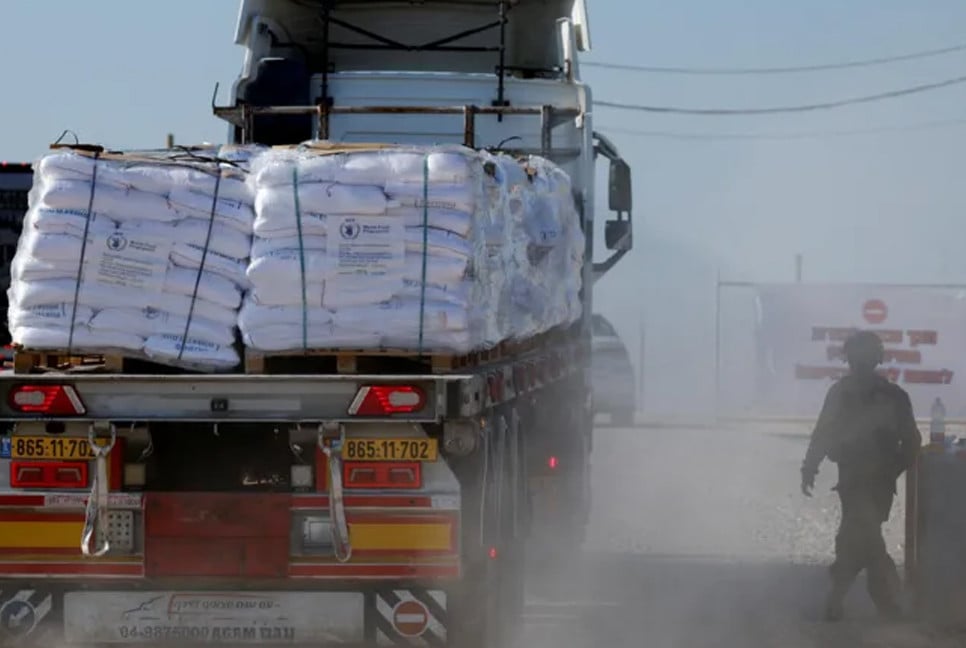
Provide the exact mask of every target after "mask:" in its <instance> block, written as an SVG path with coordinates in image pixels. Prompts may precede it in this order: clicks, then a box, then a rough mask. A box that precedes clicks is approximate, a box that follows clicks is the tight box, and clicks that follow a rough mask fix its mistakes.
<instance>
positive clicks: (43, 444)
mask: <svg viewBox="0 0 966 648" xmlns="http://www.w3.org/2000/svg"><path fill="white" fill-rule="evenodd" d="M107 443H108V440H107V439H97V444H98V445H100V446H105V445H107ZM10 458H11V459H38V460H52V461H88V460H91V459H93V458H94V453H93V451H91V446H90V443H89V442H88V440H87V437H65V436H15V437H13V438H12V439H10Z"/></svg>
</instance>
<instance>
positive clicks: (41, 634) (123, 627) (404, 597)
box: [0, 579, 448, 648]
mask: <svg viewBox="0 0 966 648" xmlns="http://www.w3.org/2000/svg"><path fill="white" fill-rule="evenodd" d="M292 587H298V589H292ZM327 587H328V588H329V589H314V588H309V587H306V586H305V584H304V583H292V582H291V581H288V582H280V583H278V584H277V585H276V586H275V587H259V588H258V589H240V588H239V589H228V590H226V589H204V590H202V589H197V588H193V587H190V586H188V587H182V588H178V589H175V588H172V587H171V584H170V583H166V584H164V586H161V584H159V583H150V582H146V581H138V582H137V584H136V585H135V584H134V583H132V582H131V581H112V582H92V581H90V580H87V581H70V582H68V581H57V582H51V581H49V580H33V581H27V580H13V579H2V580H0V645H4V646H5V645H21V646H38V647H39V646H44V647H49V646H60V647H63V648H74V647H77V648H80V647H82V646H94V645H104V644H109V645H113V646H129V645H144V644H153V645H165V646H183V645H191V644H206V645H211V644H223V645H245V644H259V645H271V644H287V645H314V646H320V645H342V646H356V645H359V646H361V645H368V646H372V645H410V646H411V645H425V646H437V645H442V644H445V643H446V640H447V623H448V616H447V594H446V592H445V591H444V590H442V589H436V588H432V587H421V586H416V585H413V584H407V583H380V584H379V585H373V586H371V587H366V588H361V587H355V588H354V587H351V586H346V587H342V588H339V587H336V586H334V585H331V584H329V585H327Z"/></svg>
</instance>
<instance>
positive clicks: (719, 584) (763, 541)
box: [523, 429, 966, 648]
mask: <svg viewBox="0 0 966 648" xmlns="http://www.w3.org/2000/svg"><path fill="white" fill-rule="evenodd" d="M792 432H793V433H791V434H789V433H788V431H787V430H783V429H756V430H749V429H743V430H741V429H730V430H710V429H705V430H687V429H675V430H663V431H662V430H653V429H634V430H627V429H600V430H598V432H597V435H596V437H595V447H594V473H593V474H594V483H593V487H594V512H593V517H592V521H593V523H592V525H591V528H590V530H589V533H588V537H587V542H586V546H585V554H584V556H583V557H582V559H580V560H575V561H573V562H572V563H570V564H569V565H565V566H561V567H558V568H556V569H555V570H552V571H546V572H541V573H540V574H535V575H534V577H533V578H532V579H531V584H530V594H529V596H528V601H529V605H528V609H527V620H528V623H527V626H526V630H525V633H524V637H523V639H524V641H523V646H525V647H526V648H584V647H585V646H587V647H590V646H594V647H596V646H607V647H608V648H623V647H625V646H626V647H627V648H641V647H644V648H664V647H668V648H692V647H694V648H697V647H701V648H704V647H708V648H712V647H713V648H758V647H761V648H765V647H768V648H799V647H815V648H839V647H842V648H855V647H860V646H875V647H881V648H919V647H920V646H921V647H926V646H929V647H930V648H946V647H947V646H950V647H952V646H966V641H962V642H960V641H957V640H954V639H951V638H943V637H937V636H930V635H929V634H928V633H926V632H925V631H924V630H922V629H920V628H918V627H917V626H915V625H913V624H910V623H901V624H886V623H884V622H881V621H879V620H877V619H876V617H875V614H874V610H873V608H872V606H871V604H870V602H869V601H868V596H867V595H866V593H865V587H864V579H863V578H860V580H859V582H857V584H856V587H855V588H854V589H853V591H852V593H851V594H850V597H849V599H848V601H847V613H848V615H849V616H848V619H847V620H846V621H845V622H843V623H841V624H827V623H825V622H823V621H822V619H821V605H822V599H823V597H824V594H825V591H826V587H827V584H828V575H827V565H828V563H829V562H830V560H831V558H832V545H833V538H834V534H835V530H836V526H837V524H838V516H839V513H838V501H837V497H836V495H835V493H834V492H831V491H830V488H831V487H832V486H833V485H834V483H835V478H836V469H835V466H834V465H832V464H828V463H825V464H823V466H822V470H821V472H820V475H819V478H818V480H817V487H816V489H815V493H814V496H813V497H812V498H806V497H803V496H802V495H801V493H800V492H799V472H798V469H799V465H800V463H801V460H802V456H803V455H804V452H805V446H806V442H807V438H806V437H804V436H802V435H801V432H802V431H801V430H793V431H792ZM903 498H904V495H903V491H902V488H901V484H900V492H899V495H898V496H897V498H896V502H895V504H894V506H893V510H892V515H891V518H890V520H889V522H888V524H887V525H886V527H885V532H886V538H887V542H888V546H889V549H890V552H891V553H892V555H893V557H894V558H895V559H896V561H897V562H899V563H900V569H901V560H902V553H903V548H902V539H903V524H904V522H903V519H904V510H903V501H904V500H903Z"/></svg>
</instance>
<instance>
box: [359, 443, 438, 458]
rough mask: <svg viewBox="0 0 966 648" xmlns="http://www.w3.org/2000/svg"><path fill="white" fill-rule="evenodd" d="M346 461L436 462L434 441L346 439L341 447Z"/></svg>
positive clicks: (436, 445)
mask: <svg viewBox="0 0 966 648" xmlns="http://www.w3.org/2000/svg"><path fill="white" fill-rule="evenodd" d="M342 458H343V459H345V460H346V461H436V460H437V459H438V458H439V442H438V441H437V440H436V439H346V440H345V445H344V446H343V447H342Z"/></svg>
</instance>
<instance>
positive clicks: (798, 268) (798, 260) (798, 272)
mask: <svg viewBox="0 0 966 648" xmlns="http://www.w3.org/2000/svg"><path fill="white" fill-rule="evenodd" d="M803 263H804V261H803V260H802V255H801V254H796V255H795V282H796V283H802V264H803Z"/></svg>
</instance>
